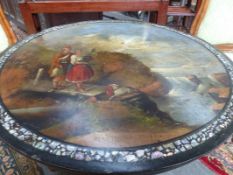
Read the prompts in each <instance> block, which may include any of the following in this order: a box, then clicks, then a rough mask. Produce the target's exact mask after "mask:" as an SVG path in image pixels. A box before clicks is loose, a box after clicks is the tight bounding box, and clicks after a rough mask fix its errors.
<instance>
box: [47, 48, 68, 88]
mask: <svg viewBox="0 0 233 175" xmlns="http://www.w3.org/2000/svg"><path fill="white" fill-rule="evenodd" d="M71 55H72V52H71V47H70V46H66V47H64V48H63V49H62V50H61V51H60V52H59V53H58V54H57V55H55V56H54V58H53V60H52V63H51V66H50V69H49V75H50V77H51V78H53V88H56V89H57V88H61V87H62V86H63V83H64V81H65V75H66V73H67V71H68V67H69V63H70V59H71Z"/></svg>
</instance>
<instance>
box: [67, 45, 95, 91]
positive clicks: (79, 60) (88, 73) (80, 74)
mask: <svg viewBox="0 0 233 175" xmlns="http://www.w3.org/2000/svg"><path fill="white" fill-rule="evenodd" d="M70 63H71V65H72V67H71V68H70V70H69V71H68V72H67V74H66V80H67V81H69V82H72V83H75V84H76V86H77V90H84V87H83V83H84V82H86V81H88V80H89V79H90V78H91V77H92V76H93V75H94V72H93V70H92V68H91V67H90V65H89V64H88V63H87V62H86V61H85V60H84V58H83V57H82V56H81V52H80V50H77V51H76V53H75V54H74V55H72V56H71V59H70Z"/></svg>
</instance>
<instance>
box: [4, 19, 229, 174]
mask: <svg viewBox="0 0 233 175" xmlns="http://www.w3.org/2000/svg"><path fill="white" fill-rule="evenodd" d="M0 68H1V74H0V85H1V87H0V90H1V91H0V94H1V105H0V114H1V115H0V133H1V134H0V136H1V137H2V138H3V139H4V140H5V141H6V142H7V143H8V144H10V145H11V146H12V147H14V148H15V149H16V150H17V151H19V152H20V153H22V154H24V155H26V156H28V157H30V158H32V159H35V160H37V161H39V162H42V163H45V164H48V165H52V166H57V167H61V168H65V169H69V170H74V171H77V172H86V173H102V174H105V173H106V174H108V173H123V174H127V173H132V174H135V173H142V174H145V173H154V172H155V173H156V172H162V171H166V170H169V169H172V168H175V167H178V166H180V165H182V164H185V163H187V162H190V161H191V160H194V159H195V158H197V157H198V156H201V155H202V154H204V153H206V152H208V151H210V150H211V149H213V148H215V147H216V146H217V145H219V144H220V143H221V142H223V141H224V139H226V138H227V136H229V135H230V133H232V130H233V127H232V126H233V125H232V109H233V101H232V80H233V67H232V63H231V61H229V60H228V58H227V57H226V56H225V55H224V54H222V53H221V52H219V51H218V50H216V49H215V48H213V47H212V46H211V45H209V44H208V43H206V42H205V41H203V40H200V39H198V38H194V37H192V36H190V35H188V34H184V33H181V32H177V31H175V30H173V29H169V28H167V27H162V26H158V25H153V24H149V23H141V22H127V21H95V22H82V23H77V24H71V25H65V26H59V27H54V28H51V29H48V30H45V31H42V32H41V33H37V34H35V35H31V36H29V37H27V38H26V39H24V40H22V41H20V42H18V43H17V44H16V45H14V46H13V47H11V48H9V49H8V50H6V51H5V52H4V53H3V54H2V55H1V58H0Z"/></svg>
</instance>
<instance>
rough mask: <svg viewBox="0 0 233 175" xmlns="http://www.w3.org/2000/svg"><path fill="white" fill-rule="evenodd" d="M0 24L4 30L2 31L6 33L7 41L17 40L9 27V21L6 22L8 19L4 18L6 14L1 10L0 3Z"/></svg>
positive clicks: (14, 41)
mask: <svg viewBox="0 0 233 175" xmlns="http://www.w3.org/2000/svg"><path fill="white" fill-rule="evenodd" d="M0 24H1V26H2V28H3V30H4V32H5V33H6V36H7V39H8V43H9V44H10V45H11V44H14V43H16V42H17V38H16V36H15V34H14V32H13V30H12V28H11V25H10V23H9V22H8V20H7V19H6V16H5V14H4V12H3V10H2V7H1V5H0Z"/></svg>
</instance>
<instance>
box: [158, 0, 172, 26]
mask: <svg viewBox="0 0 233 175" xmlns="http://www.w3.org/2000/svg"><path fill="white" fill-rule="evenodd" d="M168 4H169V2H168V1H161V4H160V6H159V10H158V17H157V23H158V24H160V25H166V24H167V10H168Z"/></svg>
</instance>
